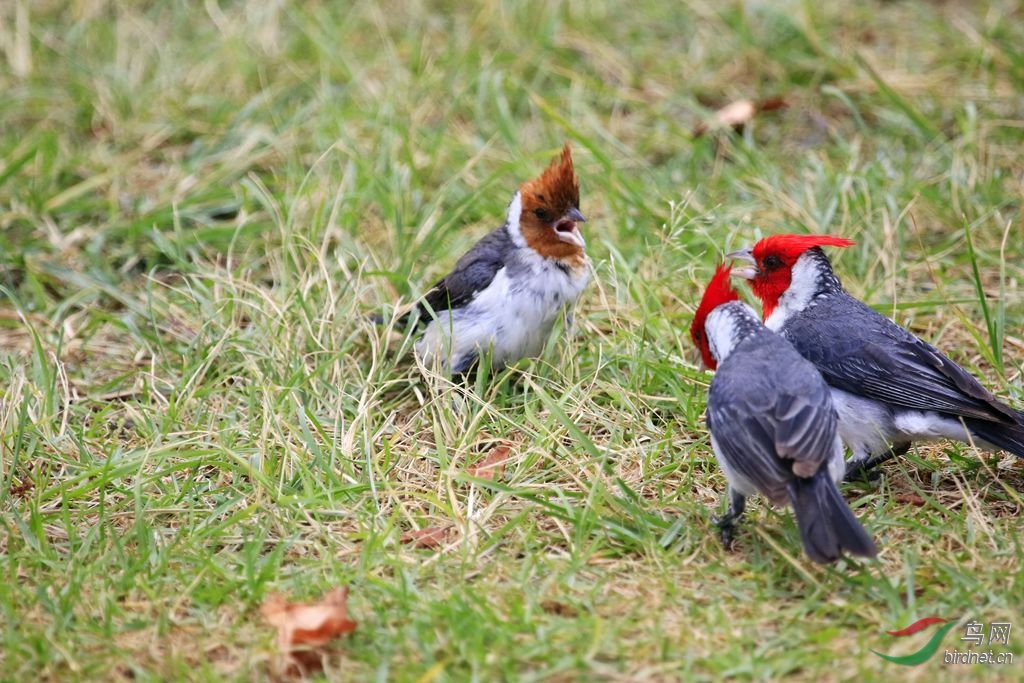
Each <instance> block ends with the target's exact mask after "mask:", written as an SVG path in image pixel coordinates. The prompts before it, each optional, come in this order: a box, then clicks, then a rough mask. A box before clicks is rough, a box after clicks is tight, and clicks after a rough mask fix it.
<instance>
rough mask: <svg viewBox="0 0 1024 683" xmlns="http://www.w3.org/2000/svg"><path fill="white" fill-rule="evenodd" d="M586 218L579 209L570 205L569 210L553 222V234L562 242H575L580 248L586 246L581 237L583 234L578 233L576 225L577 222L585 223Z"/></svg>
mask: <svg viewBox="0 0 1024 683" xmlns="http://www.w3.org/2000/svg"><path fill="white" fill-rule="evenodd" d="M586 222H587V219H586V218H585V217H584V216H583V214H582V213H580V210H579V209H577V208H576V207H575V206H570V207H569V210H568V211H566V212H565V215H564V216H562V217H561V218H559V219H558V222H557V223H555V234H556V235H558V239H560V240H562V241H563V242H569V243H570V244H575V245H576V246H578V247H580V248H581V249H582V248H583V247H585V246H587V243H586V241H585V240H584V239H583V235H582V234H581V233H580V230H579V228H577V227H576V224H577V223H586Z"/></svg>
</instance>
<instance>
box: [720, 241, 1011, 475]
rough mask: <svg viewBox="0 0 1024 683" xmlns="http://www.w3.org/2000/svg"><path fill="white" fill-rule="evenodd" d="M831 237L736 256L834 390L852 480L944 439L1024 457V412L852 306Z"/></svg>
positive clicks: (780, 327)
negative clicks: (830, 251) (828, 250)
mask: <svg viewBox="0 0 1024 683" xmlns="http://www.w3.org/2000/svg"><path fill="white" fill-rule="evenodd" d="M852 244H853V242H852V241H851V240H848V239H844V238H841V237H831V236H828V235H772V236H770V237H765V238H764V239H762V240H761V241H759V242H758V243H757V244H755V245H754V246H753V247H752V248H750V249H741V250H739V251H735V252H733V253H732V254H729V257H730V258H735V259H743V260H744V261H746V262H748V263H749V264H750V265H748V266H745V267H742V268H735V269H733V275H736V276H738V277H742V278H745V279H747V280H749V281H750V284H751V287H752V288H753V291H754V294H755V295H756V296H757V297H758V298H759V299H760V300H761V303H762V306H763V316H764V322H765V325H766V326H767V327H768V328H769V329H771V330H774V331H776V332H778V333H780V334H781V335H783V336H784V337H785V338H786V339H788V340H789V341H790V342H791V343H792V344H793V346H794V347H795V348H796V350H797V351H799V352H800V354H801V355H802V356H803V357H804V358H806V359H807V360H809V361H811V362H812V363H814V365H815V366H816V367H817V368H818V370H819V371H820V372H821V374H822V376H823V377H824V378H825V381H826V382H828V384H829V386H830V387H831V388H832V400H833V403H834V404H835V406H836V410H837V411H838V414H839V433H840V435H841V436H842V438H843V441H844V442H845V443H846V445H847V447H849V448H850V450H851V452H852V454H851V458H850V466H849V468H848V475H847V476H848V477H853V476H858V477H859V476H862V475H863V473H864V472H866V471H867V470H870V469H872V468H874V467H875V466H877V465H878V464H880V463H882V462H884V461H886V460H888V459H889V458H891V457H894V456H896V455H900V454H902V453H905V452H906V451H907V450H908V449H909V448H910V445H911V443H912V442H914V441H920V440H934V439H938V438H948V439H955V440H957V441H963V442H965V443H974V444H977V445H979V446H982V447H984V448H987V449H990V450H995V449H1000V448H1001V449H1005V450H1007V451H1009V452H1011V453H1013V454H1014V455H1017V456H1018V457H1024V413H1022V412H1020V411H1018V410H1014V409H1013V408H1011V407H1010V406H1008V405H1006V404H1005V403H1003V402H1002V401H1000V400H999V399H998V398H996V397H995V396H994V395H993V394H992V393H991V392H990V391H988V389H986V388H985V387H983V386H982V385H981V383H980V382H978V380H977V379H975V378H974V376H973V375H971V374H970V373H968V372H967V371H966V370H964V369H963V368H961V367H960V366H959V365H957V364H956V363H954V362H953V361H952V360H950V359H949V358H947V357H946V356H945V355H943V354H942V352H940V351H939V350H938V349H936V348H935V347H934V346H932V345H930V344H927V343H925V342H924V341H922V340H920V339H918V338H917V337H916V336H915V335H914V334H912V333H911V332H909V331H908V330H906V329H904V328H902V327H900V326H899V325H897V324H896V323H895V322H893V321H892V320H890V319H889V318H886V317H885V316H884V315H882V314H881V313H878V312H876V311H875V310H874V309H872V308H871V307H870V306H868V305H867V304H865V303H863V302H861V301H858V300H857V299H855V298H853V297H852V296H850V295H849V294H847V293H846V291H845V290H844V289H843V287H842V284H840V282H839V278H837V277H836V275H835V273H834V272H833V271H832V263H831V261H829V258H828V256H826V255H825V252H824V251H823V250H822V247H825V246H832V247H849V246H851V245H852Z"/></svg>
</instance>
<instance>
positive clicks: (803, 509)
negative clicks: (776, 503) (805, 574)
mask: <svg viewBox="0 0 1024 683" xmlns="http://www.w3.org/2000/svg"><path fill="white" fill-rule="evenodd" d="M787 490H788V491H789V499H790V501H791V502H792V503H793V511H794V512H795V513H796V524H797V526H798V527H800V537H801V538H802V539H803V543H804V551H805V552H806V553H807V556H808V557H810V558H811V559H812V560H814V561H815V562H821V563H826V562H833V561H835V560H837V559H839V556H840V555H842V554H843V551H844V550H845V551H846V552H848V553H850V554H851V555H862V556H864V557H874V556H875V554H876V553H877V552H878V551H877V550H876V549H875V542H874V541H872V540H871V537H870V536H868V532H866V531H865V530H864V527H862V526H861V525H860V522H858V521H857V518H856V517H854V516H853V511H852V510H850V506H849V505H847V504H846V501H845V500H843V496H842V495H841V494H840V493H839V489H838V487H836V485H835V483H834V482H833V481H832V479H830V478H829V475H828V472H827V471H826V468H822V469H821V470H819V471H818V473H817V474H815V475H814V476H813V477H811V478H810V479H800V478H797V479H794V480H793V482H792V483H790V484H789V486H788V489H787Z"/></svg>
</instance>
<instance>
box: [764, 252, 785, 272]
mask: <svg viewBox="0 0 1024 683" xmlns="http://www.w3.org/2000/svg"><path fill="white" fill-rule="evenodd" d="M781 266H782V259H780V258H779V257H778V256H776V255H775V254H772V255H771V256H766V257H765V259H764V267H765V268H767V269H768V270H771V269H773V268H779V267H781Z"/></svg>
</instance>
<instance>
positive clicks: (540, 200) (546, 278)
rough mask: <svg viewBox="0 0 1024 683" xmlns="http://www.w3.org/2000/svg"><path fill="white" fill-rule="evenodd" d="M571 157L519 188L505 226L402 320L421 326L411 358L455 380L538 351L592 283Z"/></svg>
mask: <svg viewBox="0 0 1024 683" xmlns="http://www.w3.org/2000/svg"><path fill="white" fill-rule="evenodd" d="M583 222H586V218H584V217H583V214H582V213H581V212H580V186H579V179H578V178H577V177H576V172H575V170H574V169H573V163H572V151H571V149H570V148H569V144H568V143H566V144H565V146H564V147H563V148H562V154H561V156H560V157H558V158H556V159H555V160H553V161H552V162H551V164H550V165H549V166H548V168H547V169H546V170H545V171H544V172H543V173H542V174H541V175H540V177H538V178H535V179H533V180H530V181H528V182H526V183H523V185H522V186H521V187H520V188H519V190H518V191H517V192H516V193H515V194H514V195H513V197H512V201H511V202H510V203H509V205H508V212H507V215H506V218H505V223H504V225H502V226H501V227H499V228H497V229H496V230H494V231H492V232H491V233H489V234H488V235H486V236H485V237H483V238H482V239H481V240H480V241H479V242H477V243H476V244H475V245H474V246H473V247H472V248H471V249H470V250H469V251H467V252H466V253H465V254H463V256H462V258H460V259H459V260H458V261H457V262H456V263H455V267H454V268H453V269H452V271H451V272H450V273H448V274H447V275H445V276H444V277H443V278H441V280H440V281H439V282H438V283H437V284H435V285H434V286H433V287H432V288H431V289H430V291H428V292H427V293H426V295H425V296H424V297H423V299H422V300H421V301H420V302H419V303H418V304H417V305H416V307H415V308H414V309H413V310H411V311H410V312H409V313H408V314H406V316H405V317H404V319H403V320H405V319H408V318H410V317H411V318H413V319H415V321H416V323H417V324H425V326H426V329H425V330H424V333H423V336H422V337H421V338H420V339H419V340H418V341H417V342H416V352H417V354H419V356H420V358H421V359H422V360H423V362H424V363H425V364H427V365H428V366H429V365H433V364H435V363H436V364H437V365H438V366H439V368H440V369H441V370H442V371H445V372H448V373H450V374H452V375H460V374H463V373H466V372H468V371H469V370H470V369H472V368H473V367H474V366H475V365H476V364H477V363H478V362H479V361H480V360H481V359H483V358H488V359H489V360H490V363H491V367H493V368H500V367H502V366H504V365H507V364H509V363H514V362H515V361H517V360H519V359H521V358H528V357H533V356H536V355H538V354H539V353H540V351H541V350H542V349H543V347H544V344H545V342H546V341H547V338H548V336H549V335H550V333H551V329H552V327H553V326H554V324H555V320H556V319H557V318H558V315H559V313H560V312H561V311H562V310H563V309H565V308H566V307H569V306H572V305H573V304H574V303H575V302H576V300H577V299H578V298H579V296H580V293H581V292H582V291H583V288H584V287H585V286H586V284H587V280H588V278H589V277H590V271H589V268H588V261H587V255H586V253H585V251H584V247H585V246H586V242H585V241H584V240H583V235H582V234H580V228H579V224H580V223H583Z"/></svg>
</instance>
